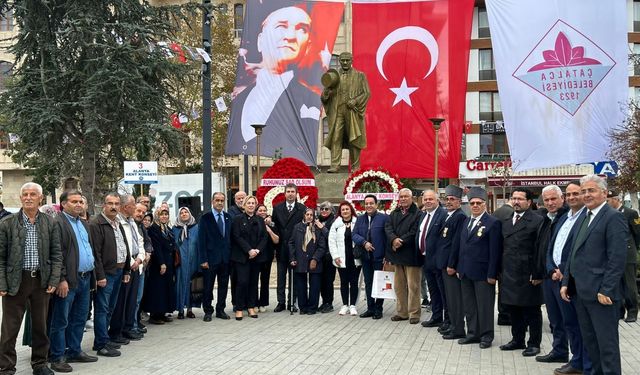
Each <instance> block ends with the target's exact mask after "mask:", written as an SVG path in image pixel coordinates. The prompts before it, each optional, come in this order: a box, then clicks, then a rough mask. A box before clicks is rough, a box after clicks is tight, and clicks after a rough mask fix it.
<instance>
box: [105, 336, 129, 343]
mask: <svg viewBox="0 0 640 375" xmlns="http://www.w3.org/2000/svg"><path fill="white" fill-rule="evenodd" d="M109 341H111V342H113V343H116V344H119V345H129V340H127V339H125V338H124V337H122V336H118V337H112V338H110V339H109Z"/></svg>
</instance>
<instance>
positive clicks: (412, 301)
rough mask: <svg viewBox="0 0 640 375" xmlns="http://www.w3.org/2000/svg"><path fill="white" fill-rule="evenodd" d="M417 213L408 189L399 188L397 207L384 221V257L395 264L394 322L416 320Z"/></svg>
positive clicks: (419, 271) (420, 258)
mask: <svg viewBox="0 0 640 375" xmlns="http://www.w3.org/2000/svg"><path fill="white" fill-rule="evenodd" d="M419 215H420V212H419V211H418V206H416V204H415V203H413V200H412V192H411V190H410V189H406V188H405V189H401V190H400V194H399V195H398V208H396V209H395V210H393V212H392V213H391V215H390V217H389V221H387V223H386V224H385V232H386V234H387V241H389V246H388V247H387V252H386V258H387V260H388V261H389V262H390V263H391V264H393V265H394V266H395V275H394V280H393V281H394V284H395V285H394V289H395V292H396V297H397V299H396V314H395V315H393V316H392V317H391V320H392V321H394V322H397V321H401V320H407V319H409V323H411V324H418V323H419V322H420V314H421V310H420V278H421V276H422V265H423V264H424V255H422V254H421V253H420V252H419V251H418V249H416V239H415V237H416V230H417V223H418V218H419Z"/></svg>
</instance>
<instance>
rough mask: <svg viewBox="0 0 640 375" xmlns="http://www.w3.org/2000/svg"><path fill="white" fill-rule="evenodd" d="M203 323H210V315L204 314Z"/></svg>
mask: <svg viewBox="0 0 640 375" xmlns="http://www.w3.org/2000/svg"><path fill="white" fill-rule="evenodd" d="M202 320H203V321H205V322H210V321H211V314H204V318H202Z"/></svg>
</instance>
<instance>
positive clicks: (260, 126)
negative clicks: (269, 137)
mask: <svg viewBox="0 0 640 375" xmlns="http://www.w3.org/2000/svg"><path fill="white" fill-rule="evenodd" d="M265 126H266V125H265V124H252V125H251V127H252V128H253V129H254V130H255V131H256V157H257V158H258V159H257V161H256V190H257V189H258V187H260V136H261V135H262V129H264V127H265Z"/></svg>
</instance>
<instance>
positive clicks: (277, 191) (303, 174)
mask: <svg viewBox="0 0 640 375" xmlns="http://www.w3.org/2000/svg"><path fill="white" fill-rule="evenodd" d="M289 182H293V183H294V184H296V186H298V201H299V202H300V203H303V204H304V205H305V206H307V207H309V208H313V209H315V208H316V205H317V202H318V188H317V187H316V186H315V176H314V175H313V172H311V169H309V167H308V166H307V165H306V164H304V163H303V162H302V161H300V160H298V159H296V158H283V159H280V160H278V161H277V162H275V163H274V164H273V165H272V166H271V168H269V169H267V171H266V172H265V173H264V175H263V176H262V183H261V184H260V187H259V188H258V192H257V194H256V195H257V198H258V202H260V203H262V204H264V205H265V206H267V210H268V211H269V213H272V212H273V206H275V205H277V204H278V203H280V202H284V185H286V184H287V183H289Z"/></svg>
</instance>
